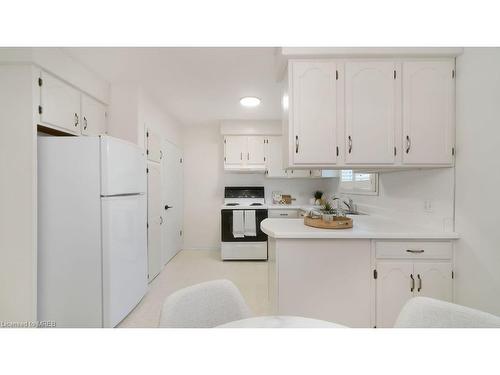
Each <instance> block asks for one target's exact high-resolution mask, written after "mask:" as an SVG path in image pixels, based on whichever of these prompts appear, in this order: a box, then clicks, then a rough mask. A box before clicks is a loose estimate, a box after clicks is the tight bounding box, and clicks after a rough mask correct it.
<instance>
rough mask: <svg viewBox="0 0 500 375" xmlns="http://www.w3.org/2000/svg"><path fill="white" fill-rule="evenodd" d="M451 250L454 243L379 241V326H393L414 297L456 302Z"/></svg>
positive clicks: (376, 273)
mask: <svg viewBox="0 0 500 375" xmlns="http://www.w3.org/2000/svg"><path fill="white" fill-rule="evenodd" d="M451 249H452V244H451V242H390V241H384V242H377V241H376V242H375V252H376V263H375V270H376V271H375V273H374V275H375V278H376V280H375V281H376V283H375V284H376V298H375V299H376V313H375V315H376V326H377V327H379V328H389V327H393V325H394V323H395V321H396V318H397V316H398V314H399V312H400V311H401V309H402V307H403V306H404V304H405V303H406V302H407V301H408V300H409V299H410V298H412V297H417V296H424V297H431V298H436V299H439V300H443V301H450V302H451V301H452V299H453V298H452V295H453V293H452V292H453V286H452V284H453V280H452V276H453V274H452V270H453V269H452V260H451V257H452V256H451V254H452V253H451ZM447 250H448V251H447Z"/></svg>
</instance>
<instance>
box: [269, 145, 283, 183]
mask: <svg viewBox="0 0 500 375" xmlns="http://www.w3.org/2000/svg"><path fill="white" fill-rule="evenodd" d="M282 141H283V138H282V137H281V136H273V137H267V143H266V146H267V147H266V165H267V177H275V178H285V177H286V171H285V170H284V169H283V148H282Z"/></svg>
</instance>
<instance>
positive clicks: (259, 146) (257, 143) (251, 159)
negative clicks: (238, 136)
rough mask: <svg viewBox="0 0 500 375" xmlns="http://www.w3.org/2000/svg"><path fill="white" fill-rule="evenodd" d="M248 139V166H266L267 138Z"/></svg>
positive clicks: (254, 137) (251, 137) (255, 137)
mask: <svg viewBox="0 0 500 375" xmlns="http://www.w3.org/2000/svg"><path fill="white" fill-rule="evenodd" d="M246 138H247V153H246V155H244V156H245V157H246V163H247V164H264V163H265V143H264V141H265V137H262V136H249V137H246Z"/></svg>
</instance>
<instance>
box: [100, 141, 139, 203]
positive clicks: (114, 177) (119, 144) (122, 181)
mask: <svg viewBox="0 0 500 375" xmlns="http://www.w3.org/2000/svg"><path fill="white" fill-rule="evenodd" d="M101 173H102V176H101V186H102V188H101V195H102V196H111V195H120V194H134V193H145V192H146V183H147V182H146V156H145V153H144V150H142V149H141V148H139V147H138V146H136V145H134V144H133V143H130V142H127V141H124V140H121V139H117V138H113V137H108V136H101Z"/></svg>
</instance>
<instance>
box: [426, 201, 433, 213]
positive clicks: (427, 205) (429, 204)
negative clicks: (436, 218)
mask: <svg viewBox="0 0 500 375" xmlns="http://www.w3.org/2000/svg"><path fill="white" fill-rule="evenodd" d="M424 211H425V212H432V211H433V208H432V201H430V200H425V201H424Z"/></svg>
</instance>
